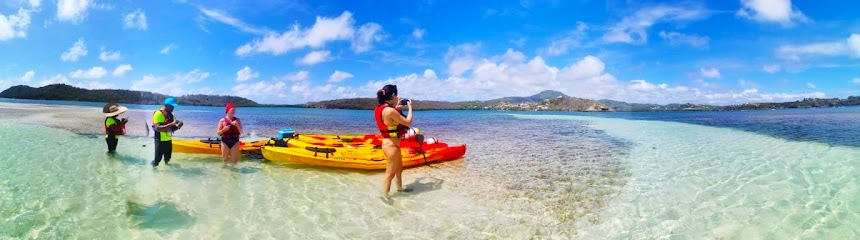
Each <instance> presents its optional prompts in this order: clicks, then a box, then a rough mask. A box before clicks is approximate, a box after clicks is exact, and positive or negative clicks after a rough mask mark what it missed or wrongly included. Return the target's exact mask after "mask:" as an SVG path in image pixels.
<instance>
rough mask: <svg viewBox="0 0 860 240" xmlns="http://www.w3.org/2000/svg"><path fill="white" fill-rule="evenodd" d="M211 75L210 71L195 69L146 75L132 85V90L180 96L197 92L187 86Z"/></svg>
mask: <svg viewBox="0 0 860 240" xmlns="http://www.w3.org/2000/svg"><path fill="white" fill-rule="evenodd" d="M208 77H209V73H208V72H204V71H201V70H200V69H194V70H191V71H189V72H186V73H175V74H172V75H170V76H155V75H145V76H143V78H141V79H140V80H138V81H135V82H134V83H133V84H132V85H131V90H137V91H151V92H156V93H161V94H166V95H170V96H180V95H185V94H190V93H195V91H194V90H186V89H185V88H186V87H189V86H193V85H196V84H197V83H199V82H201V81H203V80H204V79H206V78H208Z"/></svg>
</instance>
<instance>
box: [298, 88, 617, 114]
mask: <svg viewBox="0 0 860 240" xmlns="http://www.w3.org/2000/svg"><path fill="white" fill-rule="evenodd" d="M415 101H416V104H415V110H460V109H499V110H552V111H600V110H601V108H602V106H601V104H600V103H599V102H597V101H594V100H588V99H581V98H572V97H568V96H567V95H565V94H564V93H561V92H558V91H543V92H540V93H538V94H535V95H532V96H528V97H503V98H498V99H493V100H488V101H462V102H445V101H425V100H415ZM377 103H378V101H377V100H376V98H349V99H336V100H328V101H320V102H312V103H308V104H306V107H310V108H338V109H373V108H374V107H376V105H377Z"/></svg>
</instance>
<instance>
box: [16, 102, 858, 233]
mask: <svg viewBox="0 0 860 240" xmlns="http://www.w3.org/2000/svg"><path fill="white" fill-rule="evenodd" d="M0 101H2V102H14V103H29V104H49V105H65V106H73V107H81V111H85V112H86V111H93V112H96V114H97V112H98V111H100V108H101V107H102V106H103V105H104V103H81V102H57V101H31V100H11V99H0ZM180 104H181V103H180ZM416 104H420V102H416ZM126 106H127V107H129V108H131V109H133V110H136V111H137V113H135V114H127V115H128V117H130V121H131V122H130V127H132V128H137V127H139V128H145V125H146V124H147V122H148V119H147V118H148V117H151V116H148V115H149V114H148V113H149V112H150V111H154V110H156V109H157V108H158V107H159V106H155V105H126ZM141 110H142V111H141ZM237 115H238V116H239V117H240V118H242V119H243V122H244V124H245V129H246V133H245V135H243V137H244V138H245V139H264V138H268V137H271V136H273V135H274V134H275V133H277V130H278V129H280V128H294V129H296V131H298V132H300V133H339V134H363V133H372V132H373V131H375V125H374V122H373V118H372V111H367V110H329V109H300V108H239V112H238V114H237ZM176 116H177V118H179V119H181V120H183V121H184V122H185V124H186V126H185V127H184V128H183V129H182V130H181V131H179V132H177V133H176V137H177V138H186V139H196V138H206V137H212V135H213V132H214V130H215V124H216V123H217V121H218V119H219V118H220V117H222V116H223V108H221V107H190V106H180V107H179V108H177V110H176ZM415 116H416V117H415V122H414V125H415V126H416V127H419V128H421V129H422V132H423V133H424V134H425V135H428V136H431V137H438V138H440V139H441V140H443V141H446V142H449V143H454V144H466V145H467V146H468V151H467V153H466V156H464V158H463V159H461V160H456V161H451V162H446V163H442V164H434V165H431V166H429V167H428V166H421V167H416V168H411V169H407V170H406V171H405V172H404V175H403V177H404V185H405V186H406V187H408V188H413V189H415V191H414V192H412V193H405V194H404V193H396V194H394V196H393V199H392V202H385V201H381V200H380V198H379V197H380V196H381V192H380V185H381V179H382V173H381V172H372V171H371V172H367V171H350V170H340V169H328V168H315V167H307V166H294V165H282V164H276V163H271V162H267V161H260V160H258V159H252V158H248V157H243V158H242V161H241V163H240V164H239V165H238V166H236V167H226V168H224V167H222V166H221V164H220V158H219V157H218V156H208V155H192V154H175V155H174V160H173V161H172V162H171V163H172V165H171V166H161V167H159V168H157V169H152V168H151V167H149V166H147V165H146V163H147V162H148V161H149V160H151V158H152V152H153V149H152V146H151V141H152V140H151V138H148V137H145V136H143V135H132V136H128V137H125V138H123V139H121V140H120V145H119V154H118V155H117V156H114V157H110V156H107V155H106V154H104V148H105V146H104V145H105V143H104V139H103V137H101V136H100V134H98V132H92V133H90V132H86V131H84V132H79V131H80V130H79V131H78V132H76V133H73V132H70V131H67V130H62V129H56V128H49V127H44V126H39V125H31V124H18V123H14V124H10V123H2V124H0V140H3V141H4V142H5V143H7V144H3V145H0V152H2V153H4V155H5V156H4V157H3V158H0V238H49V239H55V238H129V237H130V238H182V239H185V238H207V239H210V238H230V239H261V238H290V239H292V238H313V239H332V238H334V239H342V238H348V239H354V238H361V239H368V238H370V239H380V238H381V239H391V238H422V239H425V238H426V239H451V238H458V239H459V238H465V239H487V238H490V239H497V238H505V239H532V238H559V239H568V238H583V239H607V238H609V239H653V238H685V239H689V238H694V239H701V238H707V239H713V238H734V239H757V238H769V239H785V238H804V239H809V238H811V239H851V238H856V237H857V236H860V228H857V227H856V225H857V223H858V222H860V149H858V145H860V137H858V136H860V135H858V133H860V132H858V131H860V130H858V129H860V128H858V120H860V108H856V107H855V108H827V109H790V110H772V111H771V110H766V111H730V112H635V113H625V112H609V113H577V112H513V111H418V112H416V113H415ZM70 117H73V116H70ZM98 128H99V127H98V126H96V127H94V129H98ZM139 132H141V131H139ZM42 136H51V137H49V138H45V137H42ZM34 143H35V144H34ZM46 148H49V149H51V151H45V149H46Z"/></svg>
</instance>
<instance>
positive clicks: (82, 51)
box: [60, 38, 87, 62]
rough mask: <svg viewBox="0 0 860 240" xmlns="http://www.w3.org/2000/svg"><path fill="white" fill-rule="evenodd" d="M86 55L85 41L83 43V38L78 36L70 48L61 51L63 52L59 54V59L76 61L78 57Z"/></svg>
mask: <svg viewBox="0 0 860 240" xmlns="http://www.w3.org/2000/svg"><path fill="white" fill-rule="evenodd" d="M86 55H87V45H86V43H84V39H83V38H78V41H77V42H75V44H74V45H72V47H71V48H69V51H67V52H63V54H62V55H60V59H61V60H63V61H64V62H76V61H78V58H80V57H83V56H86Z"/></svg>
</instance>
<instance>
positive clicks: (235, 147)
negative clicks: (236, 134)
mask: <svg viewBox="0 0 860 240" xmlns="http://www.w3.org/2000/svg"><path fill="white" fill-rule="evenodd" d="M230 157H232V158H233V166H235V165H236V164H239V143H236V145H233V148H231V149H230Z"/></svg>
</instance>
